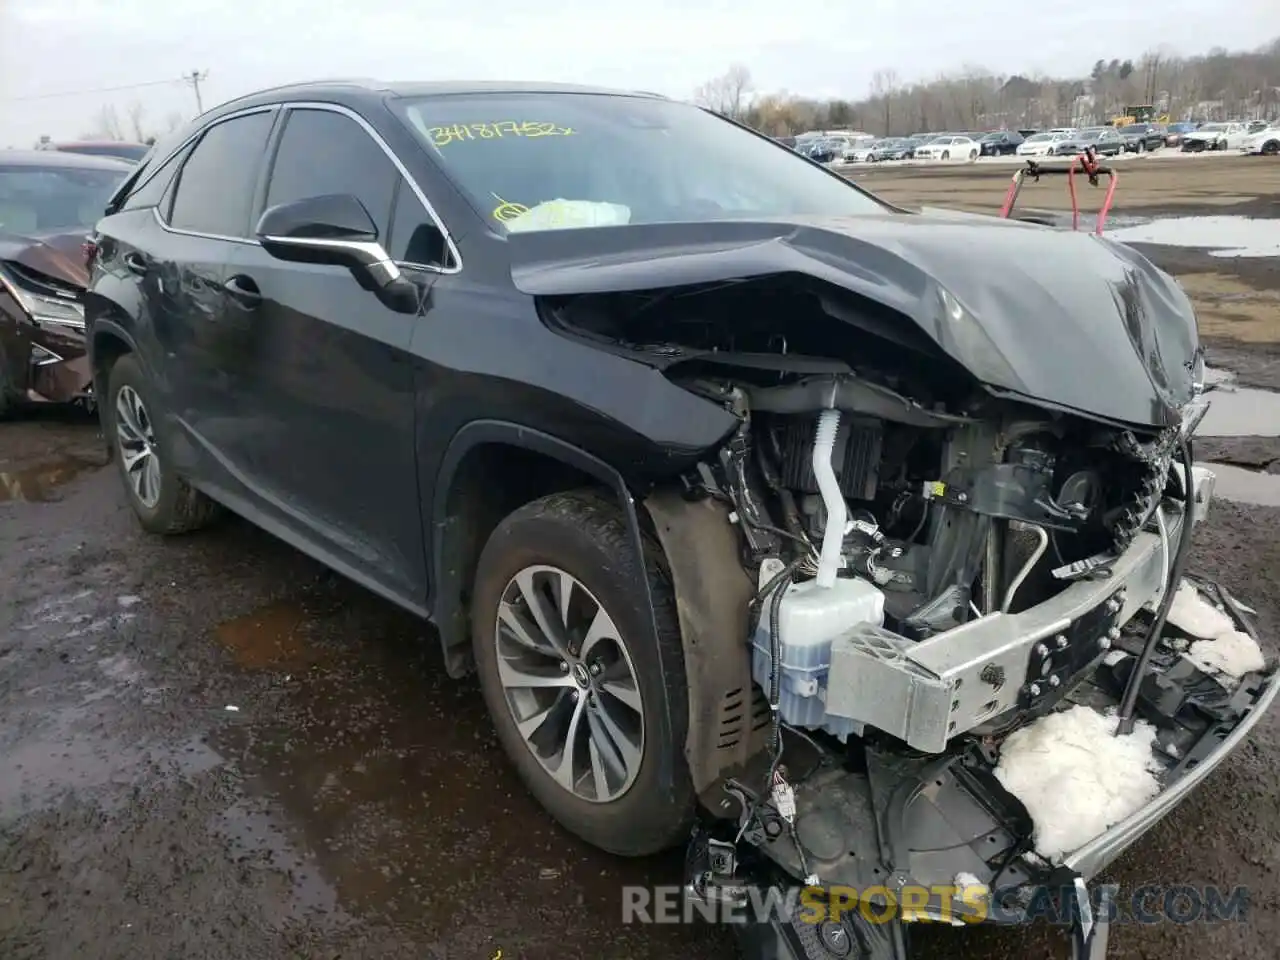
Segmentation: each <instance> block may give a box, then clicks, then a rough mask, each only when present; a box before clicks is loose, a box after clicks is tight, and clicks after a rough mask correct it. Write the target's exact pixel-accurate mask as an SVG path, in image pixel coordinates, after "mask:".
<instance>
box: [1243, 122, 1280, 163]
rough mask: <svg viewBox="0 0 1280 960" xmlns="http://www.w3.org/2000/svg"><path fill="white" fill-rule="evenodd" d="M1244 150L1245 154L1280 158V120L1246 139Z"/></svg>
mask: <svg viewBox="0 0 1280 960" xmlns="http://www.w3.org/2000/svg"><path fill="white" fill-rule="evenodd" d="M1242 149H1243V150H1244V152H1245V153H1260V154H1262V155H1263V156H1267V157H1274V156H1280V120H1277V121H1275V122H1274V123H1272V124H1271V125H1270V126H1267V127H1263V128H1262V129H1261V130H1259V131H1257V132H1256V133H1251V134H1249V135H1248V136H1247V137H1245V138H1244V145H1243V147H1242Z"/></svg>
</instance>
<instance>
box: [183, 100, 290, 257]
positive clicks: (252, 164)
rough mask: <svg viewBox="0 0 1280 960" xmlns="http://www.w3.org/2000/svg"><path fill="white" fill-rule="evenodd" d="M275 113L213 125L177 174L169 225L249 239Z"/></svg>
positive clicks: (198, 231) (259, 114)
mask: <svg viewBox="0 0 1280 960" xmlns="http://www.w3.org/2000/svg"><path fill="white" fill-rule="evenodd" d="M273 119H274V118H273V114H271V113H265V112H264V113H251V114H248V115H247V116H243V117H235V118H234V119H231V120H224V121H223V122H221V123H219V124H216V125H214V126H212V127H210V128H209V129H208V130H207V131H205V134H204V136H203V137H201V138H200V142H199V143H197V144H196V147H195V150H194V151H192V153H191V156H190V158H189V159H188V160H187V162H186V164H184V165H183V167H182V172H181V173H180V174H179V175H178V181H177V192H176V193H175V195H174V198H173V209H172V212H171V213H170V215H169V223H170V225H171V226H173V227H175V228H176V229H179V230H190V231H192V232H194V233H208V234H213V235H215V236H223V237H245V236H248V233H249V213H250V208H251V207H252V206H253V194H254V187H255V186H256V185H257V178H258V170H259V161H260V160H261V159H262V156H263V154H264V153H265V152H266V146H267V136H268V135H269V134H270V132H271V124H272V120H273Z"/></svg>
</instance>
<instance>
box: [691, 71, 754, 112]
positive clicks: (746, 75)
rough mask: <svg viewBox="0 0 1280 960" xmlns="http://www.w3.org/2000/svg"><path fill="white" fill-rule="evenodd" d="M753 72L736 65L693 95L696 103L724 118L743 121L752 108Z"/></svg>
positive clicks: (709, 81) (699, 88) (705, 84)
mask: <svg viewBox="0 0 1280 960" xmlns="http://www.w3.org/2000/svg"><path fill="white" fill-rule="evenodd" d="M753 89H754V88H753V86H752V84H751V71H750V70H748V69H747V68H746V67H744V66H743V65H742V64H740V63H735V64H734V65H733V66H731V67H730V68H729V69H728V71H727V72H726V73H724V74H722V75H721V76H718V77H713V78H712V79H710V80H708V81H707V82H706V83H704V84H703V85H702V86H700V87H698V89H697V90H695V91H694V93H693V99H694V101H695V102H697V103H699V104H701V105H702V106H704V107H706V108H707V109H708V110H714V111H715V112H716V113H718V114H721V115H722V116H726V117H730V118H731V119H734V120H742V119H743V118H744V117H745V116H746V113H747V109H748V108H749V107H750V105H751V104H750V97H751V92H752V90H753Z"/></svg>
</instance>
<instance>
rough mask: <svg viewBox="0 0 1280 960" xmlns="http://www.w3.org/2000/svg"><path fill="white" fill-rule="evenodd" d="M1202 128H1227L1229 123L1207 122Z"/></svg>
mask: <svg viewBox="0 0 1280 960" xmlns="http://www.w3.org/2000/svg"><path fill="white" fill-rule="evenodd" d="M1200 129H1201V130H1225V129H1227V125H1226V124H1225V123H1206V124H1205V125H1204V126H1203V127H1201V128H1200Z"/></svg>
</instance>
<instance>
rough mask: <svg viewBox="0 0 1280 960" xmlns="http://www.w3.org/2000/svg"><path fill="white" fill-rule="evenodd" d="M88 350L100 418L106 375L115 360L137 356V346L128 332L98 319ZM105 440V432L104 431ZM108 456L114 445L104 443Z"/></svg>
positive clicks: (112, 454)
mask: <svg viewBox="0 0 1280 960" xmlns="http://www.w3.org/2000/svg"><path fill="white" fill-rule="evenodd" d="M86 346H87V347H88V350H89V370H90V372H91V373H92V375H93V396H94V399H95V400H96V401H97V404H98V416H99V418H101V416H102V407H103V402H104V401H103V398H104V397H105V396H106V394H107V375H108V374H109V373H110V371H111V367H112V365H113V364H115V362H116V361H117V360H119V359H120V358H121V357H123V356H124V355H125V354H128V353H132V354H134V355H135V356H136V355H138V345H137V343H136V342H135V341H134V339H133V337H132V336H130V335H129V332H128V331H127V330H125V329H124V327H122V326H120V325H119V324H118V323H116V322H114V321H113V320H109V319H98V320H96V321H95V322H94V324H93V334H92V336H91V337H90V338H89V342H88V344H86ZM103 436H104V439H105V436H106V434H105V431H104V434H103ZM106 446H107V452H108V455H109V456H114V455H115V445H114V444H113V443H111V442H110V441H109V440H108V441H106Z"/></svg>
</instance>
